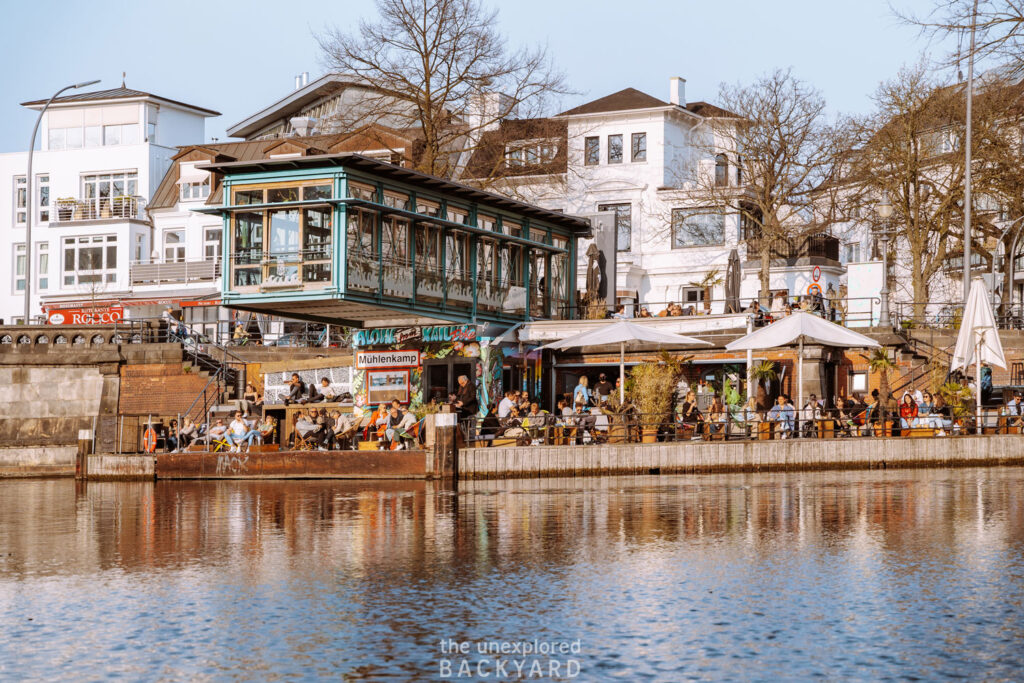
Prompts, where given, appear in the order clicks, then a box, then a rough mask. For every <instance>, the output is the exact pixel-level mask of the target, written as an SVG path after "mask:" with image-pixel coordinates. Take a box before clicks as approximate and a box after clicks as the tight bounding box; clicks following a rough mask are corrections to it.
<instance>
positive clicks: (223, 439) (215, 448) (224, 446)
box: [208, 432, 231, 453]
mask: <svg viewBox="0 0 1024 683" xmlns="http://www.w3.org/2000/svg"><path fill="white" fill-rule="evenodd" d="M208 443H209V446H210V452H211V453H219V452H220V451H230V450H231V441H229V440H228V434H227V432H225V433H224V434H221V435H220V436H212V435H211V436H209V437H208Z"/></svg>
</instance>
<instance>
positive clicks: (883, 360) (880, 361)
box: [868, 348, 896, 424]
mask: <svg viewBox="0 0 1024 683" xmlns="http://www.w3.org/2000/svg"><path fill="white" fill-rule="evenodd" d="M868 367H869V368H871V372H877V373H878V374H879V378H878V402H879V408H880V409H881V410H882V420H883V424H884V420H885V419H886V413H887V412H888V411H889V410H890V406H891V405H892V396H891V395H890V393H891V392H890V391H889V372H890V371H891V370H893V369H894V368H895V367H896V363H894V362H893V360H892V359H891V358H889V353H888V351H886V350H885V349H884V348H882V349H875V351H874V353H872V354H871V356H870V357H869V358H868Z"/></svg>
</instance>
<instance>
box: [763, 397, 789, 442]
mask: <svg viewBox="0 0 1024 683" xmlns="http://www.w3.org/2000/svg"><path fill="white" fill-rule="evenodd" d="M793 413H794V410H793V406H792V404H791V403H790V402H789V396H787V395H786V394H782V395H780V396H779V397H778V398H777V399H776V400H775V405H773V406H772V409H771V410H769V411H768V421H769V422H774V423H775V425H776V429H777V430H779V431H780V432H781V438H783V439H788V438H790V437H791V436H792V435H793V423H794V414H793Z"/></svg>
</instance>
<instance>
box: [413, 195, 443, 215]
mask: <svg viewBox="0 0 1024 683" xmlns="http://www.w3.org/2000/svg"><path fill="white" fill-rule="evenodd" d="M416 213H422V214H423V215H425V216H434V217H437V216H440V215H441V205H440V204H438V203H437V202H432V201H428V200H425V199H418V200H416Z"/></svg>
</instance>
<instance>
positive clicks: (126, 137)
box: [121, 123, 139, 145]
mask: <svg viewBox="0 0 1024 683" xmlns="http://www.w3.org/2000/svg"><path fill="white" fill-rule="evenodd" d="M121 144H122V145H137V144H139V124H137V123H127V124H125V125H123V126H121Z"/></svg>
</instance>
